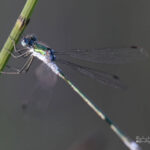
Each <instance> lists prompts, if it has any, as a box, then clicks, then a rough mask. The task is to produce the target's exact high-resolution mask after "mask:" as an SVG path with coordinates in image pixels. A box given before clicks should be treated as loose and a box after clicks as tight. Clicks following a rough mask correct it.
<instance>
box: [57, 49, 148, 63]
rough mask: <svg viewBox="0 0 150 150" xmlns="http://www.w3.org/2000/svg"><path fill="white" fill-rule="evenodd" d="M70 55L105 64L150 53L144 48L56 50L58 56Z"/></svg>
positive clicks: (145, 55)
mask: <svg viewBox="0 0 150 150" xmlns="http://www.w3.org/2000/svg"><path fill="white" fill-rule="evenodd" d="M65 55H67V56H70V57H74V58H77V59H81V60H86V61H90V62H96V63H105V64H121V63H128V62H134V61H136V60H140V59H141V60H142V59H145V58H146V57H147V56H148V53H147V52H146V51H145V50H144V49H143V48H138V47H135V46H133V47H129V48H116V49H115V48H114V49H113V48H104V49H74V50H68V51H67V50H66V51H60V52H56V57H57V56H65Z"/></svg>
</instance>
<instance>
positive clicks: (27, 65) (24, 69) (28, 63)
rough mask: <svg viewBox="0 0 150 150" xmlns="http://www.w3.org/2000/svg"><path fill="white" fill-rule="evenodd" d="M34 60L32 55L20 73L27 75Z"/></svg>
mask: <svg viewBox="0 0 150 150" xmlns="http://www.w3.org/2000/svg"><path fill="white" fill-rule="evenodd" d="M33 58H34V56H32V55H31V56H30V57H29V59H28V60H27V61H26V63H25V64H24V66H23V67H22V68H21V69H20V71H19V72H20V73H26V72H27V71H28V70H29V68H30V66H31V64H32V62H33Z"/></svg>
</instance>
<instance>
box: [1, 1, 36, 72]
mask: <svg viewBox="0 0 150 150" xmlns="http://www.w3.org/2000/svg"><path fill="white" fill-rule="evenodd" d="M37 1H38V0H27V2H26V4H25V6H24V8H23V10H22V12H21V14H20V16H19V17H18V19H17V21H16V23H15V25H14V27H13V29H12V31H11V32H10V35H9V37H8V39H7V40H6V42H5V44H4V46H3V48H2V50H1V52H0V71H2V70H3V68H4V67H5V65H6V63H7V61H8V59H9V57H10V53H9V52H8V50H9V51H10V52H12V51H13V49H14V47H13V41H12V40H11V39H13V40H14V41H15V43H17V42H18V40H19V38H20V36H21V34H22V32H23V31H24V29H25V28H26V26H27V25H28V23H29V21H30V17H31V14H32V12H33V9H34V7H35V5H36V3H37Z"/></svg>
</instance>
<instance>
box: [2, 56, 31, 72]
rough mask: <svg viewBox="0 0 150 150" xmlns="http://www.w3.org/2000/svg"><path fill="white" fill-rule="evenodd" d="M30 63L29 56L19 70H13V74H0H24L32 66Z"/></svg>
mask: <svg viewBox="0 0 150 150" xmlns="http://www.w3.org/2000/svg"><path fill="white" fill-rule="evenodd" d="M32 61H33V56H30V57H29V58H28V60H27V61H26V62H25V64H24V65H23V66H22V67H21V69H17V68H13V69H14V70H16V71H14V72H4V71H1V72H0V73H2V74H21V73H26V72H27V71H28V70H29V67H30V66H31V64H32ZM8 67H9V68H11V67H10V66H8Z"/></svg>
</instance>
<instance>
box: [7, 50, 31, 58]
mask: <svg viewBox="0 0 150 150" xmlns="http://www.w3.org/2000/svg"><path fill="white" fill-rule="evenodd" d="M5 49H6V48H5ZM6 50H7V52H8V53H10V54H11V56H12V57H13V58H15V59H17V58H20V57H22V56H24V55H28V54H30V53H29V51H27V52H25V53H23V54H20V55H17V56H16V55H14V54H13V53H12V52H10V51H9V50H8V49H6Z"/></svg>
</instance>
